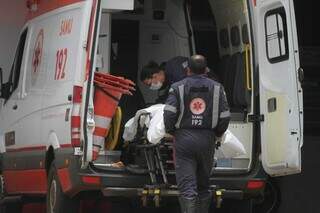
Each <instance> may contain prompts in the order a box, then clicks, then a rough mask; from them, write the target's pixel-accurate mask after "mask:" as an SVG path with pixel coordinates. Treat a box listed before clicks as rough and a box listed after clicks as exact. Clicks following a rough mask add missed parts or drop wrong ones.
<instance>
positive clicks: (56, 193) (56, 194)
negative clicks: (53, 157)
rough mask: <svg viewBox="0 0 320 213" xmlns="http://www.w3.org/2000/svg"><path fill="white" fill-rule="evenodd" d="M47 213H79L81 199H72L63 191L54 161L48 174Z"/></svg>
mask: <svg viewBox="0 0 320 213" xmlns="http://www.w3.org/2000/svg"><path fill="white" fill-rule="evenodd" d="M47 189H48V191H47V200H46V205H47V213H57V212H59V213H78V210H79V200H77V199H71V198H69V197H68V196H67V195H65V194H64V193H63V191H62V187H61V184H60V181H59V178H58V175H57V170H56V167H55V163H54V161H53V162H52V164H51V167H50V171H49V174H48V187H47Z"/></svg>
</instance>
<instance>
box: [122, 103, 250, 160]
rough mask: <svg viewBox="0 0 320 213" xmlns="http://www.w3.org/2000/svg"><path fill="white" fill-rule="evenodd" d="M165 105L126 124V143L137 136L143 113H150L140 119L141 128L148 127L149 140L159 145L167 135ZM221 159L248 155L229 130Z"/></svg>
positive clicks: (147, 111)
mask: <svg viewBox="0 0 320 213" xmlns="http://www.w3.org/2000/svg"><path fill="white" fill-rule="evenodd" d="M164 106H165V105H164V104H157V105H154V106H151V107H148V108H145V109H142V110H139V111H138V112H137V113H136V115H135V117H133V118H131V119H130V120H129V121H128V122H127V123H126V124H125V129H124V133H123V136H122V137H123V139H124V140H125V141H133V140H134V138H135V135H136V134H137V127H138V121H139V117H140V116H141V115H142V114H143V113H150V116H142V117H141V118H140V124H139V125H140V126H143V125H145V126H146V127H148V132H147V138H148V141H149V142H150V143H152V144H157V143H159V142H160V141H161V139H162V138H163V137H164V136H165V135H166V132H165V127H164V121H163V111H164ZM217 154H218V156H219V158H220V157H222V158H234V157H238V156H241V155H245V154H246V150H245V148H244V146H243V145H242V143H241V142H240V141H239V140H238V138H237V137H236V136H235V135H234V134H232V132H231V131H230V130H227V131H226V132H225V134H224V135H223V136H222V139H221V147H220V148H219V150H218V153H217Z"/></svg>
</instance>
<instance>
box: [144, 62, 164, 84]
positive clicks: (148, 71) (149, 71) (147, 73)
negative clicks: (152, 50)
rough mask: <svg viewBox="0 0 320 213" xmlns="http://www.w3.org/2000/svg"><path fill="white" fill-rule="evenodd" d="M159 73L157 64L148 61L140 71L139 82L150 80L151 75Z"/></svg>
mask: <svg viewBox="0 0 320 213" xmlns="http://www.w3.org/2000/svg"><path fill="white" fill-rule="evenodd" d="M158 72H160V67H159V65H158V64H157V62H154V61H149V63H148V64H147V65H146V66H144V67H143V68H142V69H141V73H140V80H141V81H144V80H146V79H149V78H152V75H153V74H155V73H158Z"/></svg>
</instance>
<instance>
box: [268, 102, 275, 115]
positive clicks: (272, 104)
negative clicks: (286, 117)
mask: <svg viewBox="0 0 320 213" xmlns="http://www.w3.org/2000/svg"><path fill="white" fill-rule="evenodd" d="M275 111H277V99H276V98H269V99H268V112H269V113H270V112H275Z"/></svg>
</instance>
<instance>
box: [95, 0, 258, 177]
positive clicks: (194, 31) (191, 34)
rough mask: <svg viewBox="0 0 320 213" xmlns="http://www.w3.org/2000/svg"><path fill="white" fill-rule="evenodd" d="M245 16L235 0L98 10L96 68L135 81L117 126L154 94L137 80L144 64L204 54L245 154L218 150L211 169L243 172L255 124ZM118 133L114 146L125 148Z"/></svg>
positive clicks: (144, 2)
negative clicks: (249, 117)
mask: <svg viewBox="0 0 320 213" xmlns="http://www.w3.org/2000/svg"><path fill="white" fill-rule="evenodd" d="M248 16H249V14H248V9H247V6H246V4H245V1H238V0H223V1H221V0H196V1H195V0H193V1H192V0H191V1H182V0H136V1H135V9H134V11H102V15H101V22H100V23H101V24H100V33H99V42H98V54H97V65H96V66H97V67H96V69H97V70H98V71H104V72H105V71H108V72H110V73H111V74H113V75H117V76H123V77H125V78H128V79H131V80H132V81H134V82H136V83H137V86H136V90H137V91H136V92H135V93H134V95H133V96H123V97H122V98H121V100H120V103H119V106H120V107H121V109H122V113H123V116H122V121H121V127H122V128H123V126H124V124H125V123H126V122H127V121H128V120H129V119H130V118H131V117H133V116H134V115H135V113H136V111H137V110H139V109H142V108H144V107H147V106H150V105H152V104H154V103H155V100H156V98H157V92H154V91H152V90H150V89H149V88H147V87H146V86H144V85H143V84H142V83H141V82H140V80H139V72H140V70H141V68H142V67H143V66H145V65H146V64H147V63H148V62H149V61H150V60H153V61H155V62H157V63H159V64H161V63H162V62H165V61H167V60H169V59H170V58H172V57H175V56H187V57H189V56H190V55H192V54H194V53H198V54H202V55H204V56H206V57H207V59H208V67H209V68H210V69H211V70H212V71H211V72H213V74H214V76H215V78H216V79H217V80H218V81H220V82H221V83H222V84H223V85H224V87H225V91H226V94H227V98H228V102H229V105H230V108H231V114H232V119H231V122H230V126H229V130H230V131H231V132H232V133H233V134H234V135H235V136H236V138H237V139H238V140H239V141H240V142H241V143H242V145H243V147H244V149H245V152H246V153H245V154H241V155H237V156H234V157H225V156H226V154H225V153H224V152H223V151H221V150H219V151H216V155H215V156H216V158H217V161H216V162H217V163H216V167H215V172H216V174H219V173H221V174H226V173H230V172H232V173H235V172H239V173H242V172H247V171H248V170H249V169H250V167H251V163H252V162H251V161H252V156H253V151H252V150H253V125H252V123H250V122H248V121H247V115H248V114H250V113H252V110H253V107H252V92H253V91H252V78H251V75H252V72H251V70H252V64H251V61H252V60H251V55H250V52H251V51H250V44H251V41H250V40H251V39H250V33H249V32H250V27H249V26H250V25H249V17H248ZM110 35H111V36H110ZM121 134H122V131H120V136H119V142H118V145H117V147H116V150H122V149H123V144H124V141H123V139H122V137H121ZM122 155H125V152H122Z"/></svg>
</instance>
